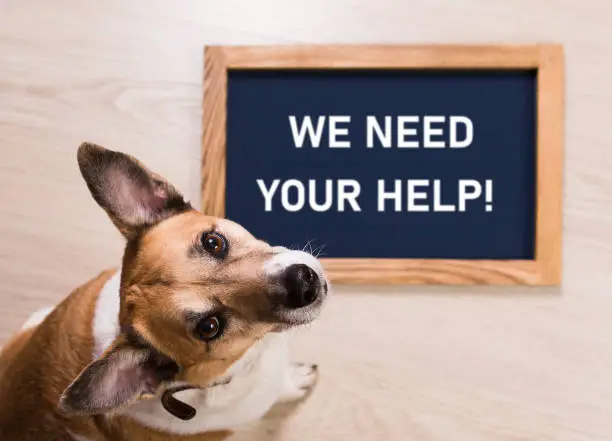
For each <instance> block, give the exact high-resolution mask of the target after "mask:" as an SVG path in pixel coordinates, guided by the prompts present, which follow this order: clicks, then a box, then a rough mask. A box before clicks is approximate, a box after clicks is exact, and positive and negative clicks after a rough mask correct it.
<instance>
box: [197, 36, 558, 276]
mask: <svg viewBox="0 0 612 441" xmlns="http://www.w3.org/2000/svg"><path fill="white" fill-rule="evenodd" d="M204 59H205V66H204V101H203V113H204V121H203V126H202V130H203V137H202V158H203V160H202V189H203V190H207V191H204V192H203V194H202V196H201V199H202V209H203V210H205V211H207V212H210V213H212V214H214V215H216V216H221V217H223V216H224V215H225V188H226V175H225V170H226V157H227V154H226V148H227V146H226V143H225V140H226V139H227V130H228V126H227V84H228V76H229V74H230V72H231V71H232V70H237V69H246V70H248V69H251V70H253V69H257V70H260V69H274V70H290V69H313V68H316V69H323V70H333V69H336V68H339V67H341V68H348V69H364V68H365V69H391V68H401V69H483V68H484V69H500V68H503V69H525V68H530V69H531V68H533V69H536V71H537V84H538V86H537V92H536V93H537V99H536V102H537V114H536V115H537V116H536V132H537V134H538V135H537V139H536V152H537V160H536V164H537V166H536V167H537V169H536V176H537V182H536V188H535V191H536V204H537V206H536V210H535V212H534V215H535V223H536V227H535V234H536V237H535V259H533V260H530V261H526V260H508V259H505V260H466V259H451V260H449V259H368V258H362V259H344V258H341V257H339V258H334V259H328V258H325V257H322V258H321V260H322V262H323V265H324V266H325V268H326V270H327V272H328V277H329V279H330V280H331V282H332V283H343V284H355V285H358V284H378V285H407V284H411V285H415V284H418V285H421V284H425V285H428V284H438V285H439V284H442V285H531V286H537V285H553V286H556V285H559V284H560V283H561V275H562V262H561V259H562V234H563V232H562V230H561V226H562V215H563V194H562V190H563V157H564V155H563V147H564V143H563V138H564V135H565V119H564V116H565V112H564V110H565V109H564V101H565V100H564V96H565V81H564V79H565V75H564V73H565V63H564V56H563V46H562V45H559V44H531V45H508V44H495V45H483V44H471V45H468V44H463V45H459V44H453V45H451V44H431V45H371V44H369V45H346V44H344V45H332V44H329V45H320V44H318V45H300V46H296V45H267V46H207V48H206V50H205V57H204ZM245 136H248V135H246V134H245Z"/></svg>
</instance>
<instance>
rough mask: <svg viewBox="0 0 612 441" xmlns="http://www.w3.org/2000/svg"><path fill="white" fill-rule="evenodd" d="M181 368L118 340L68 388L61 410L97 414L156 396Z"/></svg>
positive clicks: (60, 403)
mask: <svg viewBox="0 0 612 441" xmlns="http://www.w3.org/2000/svg"><path fill="white" fill-rule="evenodd" d="M177 372H178V367H177V366H176V364H174V363H173V362H170V361H168V360H165V361H163V360H160V359H159V357H158V356H156V355H155V354H152V353H151V351H150V350H148V349H144V348H135V347H132V346H130V345H129V344H128V343H126V342H125V341H123V340H122V339H121V337H119V338H118V341H116V343H115V344H114V345H113V347H111V349H109V350H108V351H107V352H106V353H105V354H103V355H102V356H101V357H100V358H98V359H97V360H95V361H93V362H92V363H90V364H89V365H88V366H87V367H86V368H85V369H83V371H82V372H81V373H80V374H79V376H78V377H77V378H76V379H75V380H74V381H73V382H72V383H71V384H70V385H69V386H68V387H67V388H66V390H65V391H64V392H63V394H62V395H61V397H60V402H59V408H60V410H61V411H62V412H64V413H65V414H67V415H96V414H102V413H106V412H109V411H113V410H115V409H117V408H120V407H123V406H125V405H128V404H130V403H132V402H135V401H137V400H138V399H140V398H141V397H143V396H146V395H151V394H155V393H156V391H157V389H158V388H159V386H160V385H161V383H162V382H164V381H168V380H171V379H172V378H174V376H175V375H176V373H177Z"/></svg>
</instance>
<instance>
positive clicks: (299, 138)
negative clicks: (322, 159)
mask: <svg viewBox="0 0 612 441" xmlns="http://www.w3.org/2000/svg"><path fill="white" fill-rule="evenodd" d="M289 125H290V126H291V135H292V136H293V144H294V145H295V146H296V147H297V148H301V147H302V146H303V145H304V138H305V137H306V133H307V132H308V138H309V139H310V143H311V144H312V146H313V147H315V148H316V147H319V145H320V144H321V137H322V135H323V127H324V126H325V117H324V116H319V117H318V119H317V129H316V132H315V128H314V126H313V124H312V120H311V119H310V116H309V115H307V116H305V117H304V120H303V121H302V125H301V126H300V128H299V129H298V127H297V122H296V118H295V116H294V115H290V116H289Z"/></svg>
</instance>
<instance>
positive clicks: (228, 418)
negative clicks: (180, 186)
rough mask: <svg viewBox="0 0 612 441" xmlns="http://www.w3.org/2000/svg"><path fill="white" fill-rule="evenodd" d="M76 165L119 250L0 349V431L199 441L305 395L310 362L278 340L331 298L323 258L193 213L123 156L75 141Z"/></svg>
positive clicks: (83, 440) (36, 438) (10, 437)
mask: <svg viewBox="0 0 612 441" xmlns="http://www.w3.org/2000/svg"><path fill="white" fill-rule="evenodd" d="M77 162H78V165H79V169H80V171H81V174H82V176H83V178H84V180H85V183H86V185H87V187H88V189H89V191H90V192H91V195H92V197H93V199H94V200H95V201H96V202H97V204H98V205H99V206H100V207H101V208H102V209H103V210H104V211H105V212H106V213H107V215H108V216H109V218H110V220H111V221H112V223H113V224H114V225H115V226H116V227H117V229H118V230H119V231H120V232H121V234H122V235H123V236H124V238H125V249H124V253H123V258H122V261H121V265H120V266H119V267H118V268H116V269H109V270H105V271H102V272H101V273H100V274H98V275H97V276H96V277H93V278H92V279H90V280H89V281H87V282H86V283H85V284H83V285H82V286H80V287H78V288H76V289H75V290H74V291H73V292H72V293H70V294H69V295H68V296H67V297H66V298H65V299H64V300H63V301H62V302H61V303H59V304H58V305H57V306H56V307H54V308H52V309H48V310H43V311H39V312H38V313H36V314H34V315H33V316H31V318H30V319H29V320H28V321H27V322H26V323H25V324H24V326H23V328H22V329H21V330H20V332H19V333H18V334H16V335H15V336H14V337H13V338H12V340H10V341H9V342H8V344H7V345H6V346H5V347H4V348H3V349H2V352H1V353H0V440H2V441H110V440H112V441H123V440H125V441H128V440H129V441H140V440H143V441H144V440H147V441H162V440H166V441H170V440H172V441H178V440H192V439H193V440H204V439H205V440H208V439H212V438H214V437H215V436H217V435H219V436H222V435H223V436H225V435H227V433H231V431H232V430H233V429H236V428H238V427H239V426H241V425H243V424H246V423H250V422H254V421H257V420H258V419H260V418H262V417H263V416H264V415H265V414H266V413H267V412H268V411H269V410H270V409H271V408H272V407H273V406H274V405H276V404H277V403H282V402H295V401H298V400H301V399H303V398H304V397H306V396H307V394H308V393H309V391H310V390H311V389H312V388H313V387H314V385H315V384H316V381H317V378H318V372H317V367H316V366H315V365H311V364H301V363H296V362H292V361H291V358H290V351H289V346H288V345H289V338H290V334H291V333H290V331H291V330H292V329H295V328H296V327H300V326H303V325H307V324H309V323H312V322H313V321H314V320H316V319H317V317H318V316H319V314H320V311H321V309H322V307H323V305H324V303H325V300H326V298H327V296H328V292H329V289H330V288H329V280H328V279H327V276H326V274H325V271H324V269H323V267H322V265H321V263H320V261H319V260H318V259H317V258H315V257H314V256H313V255H312V254H309V253H307V252H305V251H297V250H290V249H287V248H284V247H280V246H272V245H270V244H268V243H266V242H264V241H262V240H259V239H257V238H255V237H254V236H253V235H252V234H250V233H249V232H248V231H247V230H246V229H245V228H243V227H242V226H240V225H238V224H237V223H234V222H232V221H231V220H228V219H223V218H216V217H211V216H207V215H205V214H202V213H200V212H199V211H197V210H195V209H194V208H193V207H192V206H191V204H190V203H189V202H187V201H185V198H184V197H183V196H182V195H181V194H180V193H179V191H178V190H177V189H176V188H175V187H174V186H173V185H171V184H170V183H169V182H167V180H166V179H164V178H163V177H161V176H160V175H158V174H156V173H155V172H152V171H151V170H149V169H148V168H147V167H146V166H145V165H143V164H142V163H141V162H140V161H139V160H137V159H136V158H134V157H132V156H131V155H128V154H126V153H122V152H119V151H115V150H110V149H107V148H104V147H102V146H99V145H96V144H92V143H83V144H81V146H80V147H79V148H78V150H77Z"/></svg>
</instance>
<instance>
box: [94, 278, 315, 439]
mask: <svg viewBox="0 0 612 441" xmlns="http://www.w3.org/2000/svg"><path fill="white" fill-rule="evenodd" d="M119 280H120V275H119V274H118V273H117V274H115V275H114V276H113V277H112V278H111V279H109V280H108V282H107V283H106V285H105V286H104V288H103V289H102V291H101V292H100V296H99V298H98V301H97V305H96V312H95V317H94V323H93V336H94V341H95V349H94V354H93V356H94V357H97V356H99V355H100V354H101V353H102V351H104V349H105V348H106V347H107V346H108V344H109V343H110V342H111V341H112V340H113V339H114V338H115V337H116V335H117V333H118V332H119V325H118V314H119ZM288 340H289V335H288V334H287V333H274V334H269V335H267V336H266V337H264V338H263V339H262V340H261V341H259V342H258V343H257V344H256V345H255V346H253V347H252V348H251V349H250V350H249V351H247V353H246V354H245V355H244V356H243V357H242V358H241V359H240V360H239V361H238V362H236V363H235V364H234V365H233V366H232V367H231V368H230V371H229V372H228V373H227V374H228V375H229V376H231V381H230V382H229V383H227V384H220V385H218V386H214V387H211V388H209V389H205V390H195V389H191V390H186V391H183V392H179V393H177V394H175V396H176V397H177V398H178V399H180V400H181V401H184V402H185V403H187V404H189V405H191V406H192V407H194V408H195V409H196V410H197V414H196V416H195V417H194V418H193V419H191V420H189V421H183V420H180V419H178V418H176V417H174V416H173V415H171V414H169V413H168V412H167V411H166V410H165V409H164V408H163V407H162V405H161V401H159V400H150V401H142V402H139V403H137V404H135V405H133V406H131V407H129V408H128V409H126V410H125V414H126V415H128V416H130V417H131V418H133V419H135V420H136V421H138V422H140V423H141V424H143V425H145V426H147V427H150V428H154V429H158V430H161V431H164V432H167V433H175V434H185V435H187V434H195V433H202V432H206V431H211V430H223V429H235V428H237V427H238V426H240V425H242V424H245V423H248V422H251V421H254V420H257V419H259V418H261V417H262V416H263V415H264V414H265V413H267V412H268V410H270V408H271V407H272V406H273V405H274V404H275V403H277V402H279V401H289V400H297V399H300V398H302V397H304V396H305V395H306V392H307V389H308V388H310V387H312V386H313V384H314V383H315V381H316V377H317V375H316V369H315V368H314V367H313V366H305V365H299V364H292V363H291V362H290V357H289V346H288Z"/></svg>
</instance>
